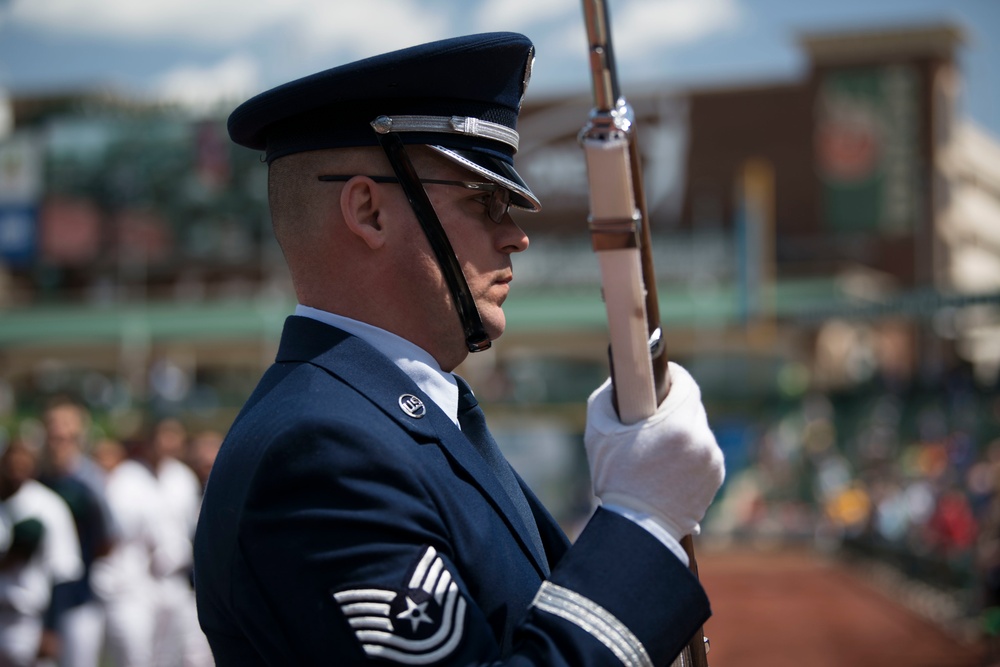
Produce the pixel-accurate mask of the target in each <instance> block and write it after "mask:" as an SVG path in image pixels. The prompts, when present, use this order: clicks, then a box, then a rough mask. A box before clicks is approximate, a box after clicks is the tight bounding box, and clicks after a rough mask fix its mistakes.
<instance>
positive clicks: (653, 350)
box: [580, 0, 708, 667]
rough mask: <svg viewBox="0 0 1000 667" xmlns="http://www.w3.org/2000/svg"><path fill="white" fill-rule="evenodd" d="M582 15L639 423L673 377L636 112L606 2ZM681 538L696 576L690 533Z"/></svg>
mask: <svg viewBox="0 0 1000 667" xmlns="http://www.w3.org/2000/svg"><path fill="white" fill-rule="evenodd" d="M583 14H584V20H585V22H586V25H587V38H588V40H589V43H590V72H591V78H592V81H593V89H594V108H593V109H592V110H591V112H590V119H589V122H588V124H587V125H586V127H584V128H583V130H581V132H580V143H581V144H582V146H583V150H584V153H585V156H586V162H587V180H588V185H589V190H590V218H589V220H588V223H589V227H590V238H591V244H592V246H593V249H594V252H596V253H597V256H598V261H599V263H600V268H601V288H602V291H603V294H604V304H605V308H606V310H607V315H608V328H609V333H610V338H611V349H610V363H611V379H612V387H613V390H614V394H613V395H614V404H615V410H616V411H617V412H618V417H619V418H620V419H621V421H622V423H625V424H634V423H636V422H638V421H640V420H642V419H645V418H646V417H649V416H650V415H652V414H653V413H654V412H656V408H657V406H658V405H659V404H660V403H661V402H662V401H663V399H664V398H665V397H666V395H667V392H669V391H670V376H669V374H668V372H667V352H666V344H665V342H664V340H663V334H662V330H661V328H660V306H659V301H658V297H657V294H656V276H655V272H654V270H653V254H652V248H651V240H650V231H649V217H648V214H647V211H646V197H645V194H644V191H643V185H642V165H641V163H640V155H639V145H638V141H637V139H636V128H635V116H634V113H633V111H632V108H631V107H630V106H629V105H628V103H627V102H626V101H625V98H624V97H622V96H621V94H620V92H619V89H618V77H617V72H616V69H615V62H614V53H613V51H612V48H611V29H610V25H609V12H608V8H607V5H606V4H605V1H604V0H583ZM681 544H682V546H683V547H684V550H685V552H686V553H687V555H688V558H689V559H690V562H691V571H692V572H694V574H695V576H697V574H698V565H697V563H696V562H695V558H694V546H693V543H692V541H691V536H690V535H688V536H686V537H684V538H683V539H682V540H681ZM706 643H707V642H706V641H705V639H704V635H703V633H702V631H701V630H700V629H699V630H698V631H697V632H696V633H695V635H694V636H693V637H692V638H691V640H690V642H688V645H687V646H686V647H685V648H684V650H683V651H682V652H681V654H680V656H678V658H677V660H675V661H674V665H673V667H708V659H707V656H706V652H707V649H706Z"/></svg>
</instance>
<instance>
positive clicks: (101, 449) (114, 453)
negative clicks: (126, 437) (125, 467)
mask: <svg viewBox="0 0 1000 667" xmlns="http://www.w3.org/2000/svg"><path fill="white" fill-rule="evenodd" d="M92 456H93V458H94V463H96V464H97V465H98V466H100V468H101V470H103V471H104V473H105V474H107V475H110V474H111V471H112V470H114V469H115V468H117V467H118V464H119V463H121V462H122V461H124V460H125V459H126V458H127V457H128V452H127V451H126V450H125V445H123V444H122V443H121V442H119V441H118V440H115V439H114V438H101V439H100V440H98V441H97V443H96V444H94V449H93V454H92ZM105 495H107V492H105ZM109 504H110V502H109Z"/></svg>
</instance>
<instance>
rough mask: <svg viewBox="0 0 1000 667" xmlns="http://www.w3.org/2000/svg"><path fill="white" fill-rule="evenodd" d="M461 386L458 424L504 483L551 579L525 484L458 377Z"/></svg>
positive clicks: (546, 573) (546, 574)
mask: <svg viewBox="0 0 1000 667" xmlns="http://www.w3.org/2000/svg"><path fill="white" fill-rule="evenodd" d="M456 377H457V376H456ZM458 386H459V396H458V423H459V424H460V425H461V427H462V433H464V434H465V437H467V438H468V439H469V441H470V442H471V443H472V445H473V446H474V447H475V448H476V451H478V452H479V454H480V455H481V456H482V457H483V459H484V460H485V461H486V464H487V465H488V466H489V467H490V469H491V470H492V471H493V473H494V474H495V475H496V477H497V479H498V480H499V481H500V485H501V486H503V488H504V491H506V492H507V495H508V496H509V497H510V500H511V502H512V503H514V507H515V508H517V513H518V514H519V515H520V516H521V521H523V522H524V525H525V526H526V527H527V529H528V535H529V536H530V538H531V541H532V543H533V544H534V546H535V549H536V553H537V554H538V555H539V556H541V561H542V567H543V568H544V569H545V576H546V577H547V576H549V571H548V563H547V562H546V558H545V548H544V547H543V546H542V538H541V537H540V536H539V534H538V525H537V524H536V523H535V517H534V515H533V514H532V513H531V508H530V507H529V506H528V499H527V498H525V496H524V491H522V490H521V485H520V484H518V482H517V477H515V476H514V471H513V470H512V469H511V467H510V463H508V462H507V459H505V458H504V456H503V453H502V452H501V451H500V448H499V447H498V446H497V443H496V440H494V439H493V436H492V435H490V431H489V429H488V428H486V417H485V416H484V415H483V410H482V408H480V407H479V402H478V401H477V400H476V397H475V396H473V395H472V390H471V389H469V385H468V384H466V383H465V381H464V380H463V379H461V378H458Z"/></svg>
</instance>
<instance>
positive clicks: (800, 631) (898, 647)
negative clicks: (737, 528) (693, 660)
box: [698, 550, 983, 667]
mask: <svg viewBox="0 0 1000 667" xmlns="http://www.w3.org/2000/svg"><path fill="white" fill-rule="evenodd" d="M698 564H699V570H700V576H701V580H702V583H703V584H704V586H705V588H706V590H707V591H708V594H709V597H710V598H711V600H712V609H713V612H714V613H713V617H712V619H710V620H709V622H708V623H707V624H706V626H705V634H706V635H707V636H708V637H709V639H710V641H711V651H710V652H709V664H710V666H711V667H978V666H979V665H982V664H983V662H982V660H981V659H980V658H979V651H978V650H977V649H976V647H974V646H970V645H969V644H968V643H965V642H960V641H959V640H958V639H956V638H955V637H953V636H951V635H950V634H948V633H946V632H944V631H943V630H942V629H941V628H939V627H938V626H936V625H935V624H933V623H931V622H929V621H927V620H926V619H925V618H924V617H923V616H921V615H918V614H915V613H913V612H911V611H910V610H909V609H908V608H907V607H906V606H904V605H903V604H901V603H900V602H899V601H898V600H896V599H893V598H892V597H889V596H888V595H887V591H884V590H882V589H880V588H878V587H876V586H874V585H872V584H870V583H868V582H867V581H866V580H865V579H864V578H863V577H861V576H859V575H858V573H856V572H855V571H854V570H853V569H851V568H848V567H846V566H844V565H841V564H838V563H836V562H835V561H833V560H831V559H828V558H824V557H822V556H819V555H816V554H811V553H809V552H805V551H793V552H790V551H767V552H765V551H755V550H740V551H717V550H709V551H702V552H699V553H698Z"/></svg>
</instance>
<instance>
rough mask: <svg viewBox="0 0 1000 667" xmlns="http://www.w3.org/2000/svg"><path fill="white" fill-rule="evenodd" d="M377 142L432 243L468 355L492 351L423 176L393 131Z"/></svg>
mask: <svg viewBox="0 0 1000 667" xmlns="http://www.w3.org/2000/svg"><path fill="white" fill-rule="evenodd" d="M375 136H376V137H378V143H379V145H380V146H382V150H383V151H385V155H386V157H387V158H389V164H391V165H392V170H393V171H394V172H395V173H396V178H398V179H399V184H400V185H401V186H402V188H403V192H404V193H405V194H406V198H407V199H408V200H409V202H410V208H412V209H413V213H414V214H415V215H416V216H417V221H418V222H419V223H420V227H421V228H422V229H423V230H424V235H425V236H426V237H427V241H428V242H429V243H430V244H431V249H432V250H433V251H434V255H435V257H437V261H438V266H440V267H441V273H442V274H443V275H444V279H445V282H447V283H448V289H449V290H451V297H452V301H453V302H454V304H455V310H457V311H458V318H459V320H460V321H461V322H462V329H463V330H464V331H465V345H466V346H467V347H468V348H469V352H482V351H483V350H486V349H489V347H490V345H491V343H490V337H489V336H488V335H486V330H485V329H484V328H483V321H482V319H480V317H479V310H478V309H477V308H476V300H475V299H473V298H472V294H470V293H469V284H468V283H467V282H466V281H465V274H463V273H462V267H461V266H459V264H458V258H456V257H455V251H454V250H452V247H451V242H449V241H448V235H447V234H445V232H444V228H443V227H442V226H441V221H440V220H438V217H437V213H435V212H434V207H433V206H432V205H431V201H430V199H428V197H427V193H426V192H425V191H424V187H423V186H422V185H421V184H420V177H419V176H418V175H417V172H416V170H415V169H414V168H413V163H412V162H410V157H409V156H408V155H407V154H406V149H405V148H404V147H403V140H402V139H400V138H399V135H397V134H393V133H392V132H385V133H382V132H378V131H376V133H375Z"/></svg>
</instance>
